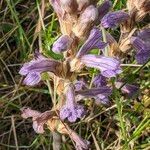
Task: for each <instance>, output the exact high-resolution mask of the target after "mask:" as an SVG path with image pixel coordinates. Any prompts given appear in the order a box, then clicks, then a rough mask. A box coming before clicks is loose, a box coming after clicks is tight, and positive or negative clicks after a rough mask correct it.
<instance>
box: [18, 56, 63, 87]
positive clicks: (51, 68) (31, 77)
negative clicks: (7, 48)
mask: <svg viewBox="0 0 150 150" xmlns="http://www.w3.org/2000/svg"><path fill="white" fill-rule="evenodd" d="M60 67H61V63H60V62H58V61H55V60H52V59H48V58H46V57H44V56H41V55H39V54H38V56H37V58H35V59H33V60H31V61H30V62H28V63H25V64H24V65H23V66H22V68H21V69H20V71H19V73H20V74H21V75H23V76H26V77H25V79H24V81H23V83H24V84H25V85H30V86H33V85H36V84H38V83H39V82H40V80H41V76H40V74H41V73H43V72H52V73H54V74H58V73H59V71H60V69H61V68H60Z"/></svg>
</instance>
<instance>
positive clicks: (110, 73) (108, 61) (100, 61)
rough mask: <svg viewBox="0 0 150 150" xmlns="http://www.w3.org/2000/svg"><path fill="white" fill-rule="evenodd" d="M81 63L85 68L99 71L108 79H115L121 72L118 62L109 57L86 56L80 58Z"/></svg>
mask: <svg viewBox="0 0 150 150" xmlns="http://www.w3.org/2000/svg"><path fill="white" fill-rule="evenodd" d="M81 62H82V63H83V64H85V65H86V66H87V67H92V68H96V69H99V70H100V71H101V74H102V75H103V76H105V77H108V78H110V77H115V76H116V75H117V74H120V73H121V72H122V71H121V68H120V62H119V61H118V60H117V59H115V58H111V57H105V56H97V55H92V54H88V55H84V56H83V57H81Z"/></svg>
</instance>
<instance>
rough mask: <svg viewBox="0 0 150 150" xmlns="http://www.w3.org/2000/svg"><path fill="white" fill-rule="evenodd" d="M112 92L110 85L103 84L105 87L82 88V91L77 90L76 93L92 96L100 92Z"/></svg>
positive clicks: (87, 96)
mask: <svg viewBox="0 0 150 150" xmlns="http://www.w3.org/2000/svg"><path fill="white" fill-rule="evenodd" d="M111 93H112V90H111V89H110V88H109V87H107V86H103V87H99V88H91V89H87V90H80V91H77V92H76V95H80V96H83V97H84V98H92V97H95V96H96V95H99V94H102V95H108V96H109V95H110V94H111Z"/></svg>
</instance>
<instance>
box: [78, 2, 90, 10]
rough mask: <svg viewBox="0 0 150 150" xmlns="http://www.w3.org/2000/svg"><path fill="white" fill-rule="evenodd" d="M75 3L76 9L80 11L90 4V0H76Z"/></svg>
mask: <svg viewBox="0 0 150 150" xmlns="http://www.w3.org/2000/svg"><path fill="white" fill-rule="evenodd" d="M77 3H78V11H81V10H83V9H84V8H85V7H87V6H88V5H89V4H90V0H77Z"/></svg>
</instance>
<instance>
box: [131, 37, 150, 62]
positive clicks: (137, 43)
mask: <svg viewBox="0 0 150 150" xmlns="http://www.w3.org/2000/svg"><path fill="white" fill-rule="evenodd" d="M131 43H132V45H133V47H134V48H135V49H136V56H135V58H136V60H137V62H138V63H139V64H143V63H146V62H147V61H148V60H149V59H150V43H149V42H144V41H143V40H142V39H140V38H139V37H132V38H131Z"/></svg>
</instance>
